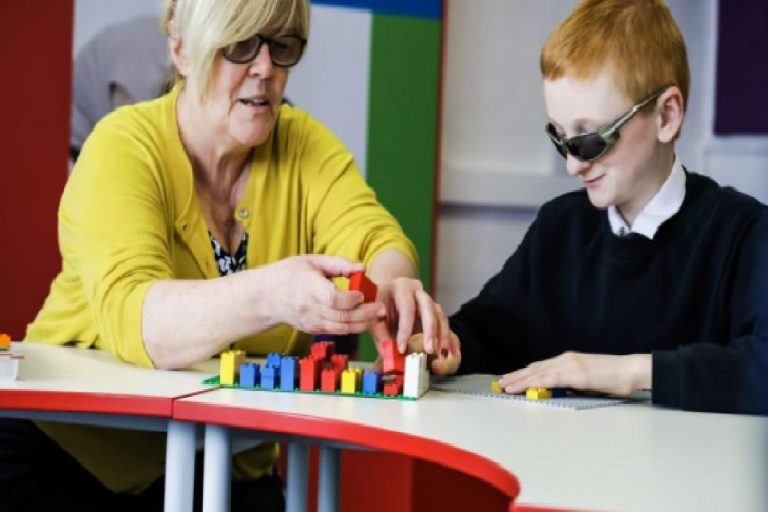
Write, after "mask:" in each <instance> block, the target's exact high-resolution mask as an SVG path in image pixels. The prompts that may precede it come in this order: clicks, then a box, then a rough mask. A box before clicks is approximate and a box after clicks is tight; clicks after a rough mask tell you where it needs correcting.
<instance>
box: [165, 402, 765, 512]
mask: <svg viewBox="0 0 768 512" xmlns="http://www.w3.org/2000/svg"><path fill="white" fill-rule="evenodd" d="M175 417H176V418H177V419H182V420H186V421H197V422H200V423H206V424H207V427H206V448H205V449H206V454H205V455H206V459H205V468H204V470H205V472H206V474H207V475H208V474H216V475H218V477H217V479H206V482H205V485H206V488H205V489H204V496H206V495H207V496H208V497H207V498H204V500H205V501H206V503H207V505H208V507H209V510H214V509H217V508H216V507H220V506H221V504H222V503H224V502H228V499H229V495H228V492H229V487H228V485H226V484H227V483H228V481H229V480H228V479H229V473H228V468H229V463H228V461H229V443H230V440H229V437H230V433H231V432H232V429H247V430H250V431H254V432H259V433H261V434H267V435H269V434H278V435H284V436H287V437H288V438H289V439H290V440H294V441H300V440H306V441H308V442H318V443H320V444H321V445H325V446H326V447H327V446H328V445H331V447H332V444H333V443H343V444H347V445H352V446H359V447H364V448H373V449H380V450H386V451H391V452H396V453H400V454H404V455H409V456H414V457H419V458H424V459H426V460H430V461H433V462H437V463H440V464H444V465H446V466H448V467H451V468H454V469H457V470H460V471H462V472H464V473H467V474H469V475H471V476H473V477H475V478H478V479H480V480H483V481H485V482H487V483H488V484H490V485H493V486H494V487H496V488H497V489H499V490H501V491H502V492H505V493H507V495H508V496H510V499H513V498H514V497H515V495H516V494H517V482H518V481H519V483H520V489H521V491H520V494H519V496H518V497H517V502H518V503H523V504H526V505H538V506H545V507H552V508H568V509H574V508H575V509H589V510H632V511H654V512H655V511H659V510H675V511H701V510H707V511H720V510H723V511H733V510H739V511H765V510H768V418H762V417H753V416H739V415H724V414H704V413H691V412H683V411H674V410H667V409H661V408H656V407H652V406H650V405H647V404H633V405H621V406H614V407H606V408H600V409H590V410H584V411H572V410H561V409H553V408H547V407H543V406H538V405H533V404H526V403H516V402H512V401H505V400H497V399H493V398H482V397H472V396H468V395H459V394H452V393H444V392H438V391H430V392H429V393H428V394H427V395H425V396H424V397H422V398H421V399H420V400H418V401H415V402H407V401H388V400H376V399H363V398H350V397H334V396H322V395H307V394H298V393H297V394H293V393H273V392H256V391H245V390H232V389H219V390H215V391H212V392H210V393H205V394H201V395H195V396H191V397H188V398H184V399H180V400H178V401H177V403H176V408H175ZM331 452H332V448H331ZM300 456H301V455H300ZM331 458H332V457H331ZM290 462H291V461H290V455H289V463H290ZM209 466H211V467H209ZM329 467H330V469H332V470H333V469H335V467H334V466H333V464H331V465H330V466H329ZM289 470H290V466H289ZM513 475H514V476H513ZM321 476H322V473H321ZM326 477H327V475H326ZM515 477H516V478H515ZM290 478H291V476H290V474H289V482H288V484H289V486H290ZM320 492H321V493H322V492H323V483H322V482H321V484H320ZM330 492H331V495H332V493H333V487H332V486H331V490H330ZM331 497H333V496H331ZM288 498H289V499H290V498H291V495H290V494H289V495H288ZM320 503H321V509H322V507H329V508H328V509H332V508H333V507H334V506H336V505H337V503H334V502H333V501H332V500H331V501H325V502H324V500H323V497H322V496H321V497H320ZM323 503H325V505H323ZM290 506H291V505H290V504H289V507H290Z"/></svg>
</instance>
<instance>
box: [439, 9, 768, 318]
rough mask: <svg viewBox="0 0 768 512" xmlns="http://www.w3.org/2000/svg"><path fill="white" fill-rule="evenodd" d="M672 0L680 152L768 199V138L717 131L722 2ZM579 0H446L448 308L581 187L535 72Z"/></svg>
mask: <svg viewBox="0 0 768 512" xmlns="http://www.w3.org/2000/svg"><path fill="white" fill-rule="evenodd" d="M668 3H669V5H670V8H671V10H672V13H673V15H674V16H675V18H676V20H677V21H678V23H679V25H680V27H681V30H682V32H683V37H684V38H685V40H686V43H687V49H688V58H689V63H690V68H691V78H692V83H691V92H690V97H689V102H688V111H687V117H686V121H685V126H684V128H683V133H682V136H681V137H680V139H679V141H678V143H677V153H678V156H679V157H680V158H681V160H682V161H683V163H684V164H685V165H686V166H687V167H688V168H689V169H690V170H692V171H695V172H699V173H702V174H708V175H711V176H712V177H714V178H715V179H717V180H718V181H720V182H721V183H724V184H731V185H734V186H736V187H737V188H739V189H741V190H744V191H747V192H748V193H750V194H752V195H755V196H756V197H758V198H759V199H761V200H763V201H767V200H768V138H766V137H765V136H762V137H760V136H748V137H747V136H729V137H720V136H715V135H714V132H713V125H714V121H713V118H714V101H715V74H716V62H717V41H718V34H717V32H718V23H717V21H718V5H719V4H718V1H717V0H698V1H696V2H691V1H690V0H669V2H668ZM575 4H576V0H548V1H547V2H540V1H537V0H516V1H515V2H508V1H506V0H473V1H472V2H467V1H465V0H447V4H446V11H447V12H446V17H447V33H448V38H447V52H446V64H445V68H444V74H443V94H444V98H445V101H444V109H443V138H442V153H441V159H442V162H441V182H442V186H441V191H440V213H439V220H438V226H439V231H438V250H437V297H438V299H439V300H440V302H441V303H442V304H443V305H444V306H445V309H446V310H447V311H450V312H453V311H455V310H456V309H457V308H458V307H459V305H460V304H461V303H462V302H464V301H466V300H467V299H469V298H471V297H472V296H474V295H475V294H476V293H477V292H478V291H479V289H480V287H481V286H482V285H483V283H485V281H487V280H488V279H489V278H490V277H491V276H492V275H494V274H495V273H496V272H497V271H498V270H500V268H501V265H502V264H503V262H504V261H505V260H506V258H507V257H508V256H509V255H510V254H511V252H512V251H514V249H515V248H516V247H517V245H518V244H519V243H520V241H521V240H522V237H523V235H524V234H525V231H526V229H527V228H528V225H529V224H530V223H531V221H532V220H533V218H534V216H535V214H536V210H537V209H538V207H539V206H541V204H543V203H544V202H545V201H547V200H548V199H550V198H552V197H555V196H556V195H558V194H561V193H563V192H566V191H568V190H572V189H575V188H576V187H577V183H576V181H575V180H574V179H572V178H569V177H567V176H566V175H565V170H564V162H563V160H562V158H561V157H560V156H559V155H557V154H556V152H555V151H554V149H553V148H552V145H551V143H550V142H549V140H547V138H546V137H545V135H544V129H543V126H544V123H545V114H544V107H543V97H542V92H541V81H540V77H539V68H538V57H539V50H540V47H541V45H542V44H543V42H544V40H545V39H546V36H547V35H548V34H549V33H550V32H551V31H552V30H553V29H554V28H555V27H556V26H557V24H558V23H559V22H561V21H562V20H563V19H564V18H565V17H566V16H567V15H568V13H569V12H570V11H571V9H572V8H573V6H574V5H575ZM489 35H490V37H489ZM756 108H763V110H764V111H765V112H766V113H765V115H766V116H768V109H766V108H765V107H764V106H762V104H760V105H756Z"/></svg>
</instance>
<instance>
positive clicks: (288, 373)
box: [280, 356, 299, 391]
mask: <svg viewBox="0 0 768 512" xmlns="http://www.w3.org/2000/svg"><path fill="white" fill-rule="evenodd" d="M297 366H298V365H297V359H296V358H295V357H293V356H284V357H283V358H282V359H281V361H280V389H282V390H285V391H293V390H294V389H296V388H297V386H296V383H297V382H298V380H299V379H298V378H299V372H298V371H297V370H298V368H297Z"/></svg>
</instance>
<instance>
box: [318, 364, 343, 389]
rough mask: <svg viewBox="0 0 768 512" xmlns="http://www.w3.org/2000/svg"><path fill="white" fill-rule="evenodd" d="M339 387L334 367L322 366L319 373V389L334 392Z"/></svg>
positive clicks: (337, 375)
mask: <svg viewBox="0 0 768 512" xmlns="http://www.w3.org/2000/svg"><path fill="white" fill-rule="evenodd" d="M338 389H339V373H338V372H337V371H336V369H335V368H324V369H323V371H322V373H321V374H320V390H321V391H325V392H326V393H334V392H336V390H338Z"/></svg>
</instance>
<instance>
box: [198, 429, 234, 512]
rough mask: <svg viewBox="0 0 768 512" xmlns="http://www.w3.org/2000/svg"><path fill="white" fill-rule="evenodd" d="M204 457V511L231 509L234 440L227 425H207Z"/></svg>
mask: <svg viewBox="0 0 768 512" xmlns="http://www.w3.org/2000/svg"><path fill="white" fill-rule="evenodd" d="M203 457H204V463H203V512H221V511H226V510H229V503H230V492H231V484H232V475H231V467H232V460H231V459H232V440H231V438H230V435H229V429H228V428H227V427H220V426H217V425H206V427H205V453H204V455H203Z"/></svg>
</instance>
